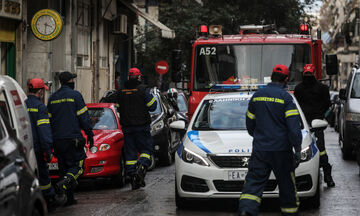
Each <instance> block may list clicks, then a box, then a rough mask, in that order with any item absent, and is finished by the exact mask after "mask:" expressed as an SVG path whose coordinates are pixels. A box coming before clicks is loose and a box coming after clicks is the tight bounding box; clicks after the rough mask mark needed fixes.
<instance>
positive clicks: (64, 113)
mask: <svg viewBox="0 0 360 216" xmlns="http://www.w3.org/2000/svg"><path fill="white" fill-rule="evenodd" d="M48 110H49V116H51V117H50V122H51V129H52V132H53V138H54V139H72V138H81V137H82V134H81V130H84V131H85V133H86V134H87V135H89V134H90V135H91V136H93V132H92V128H91V124H90V117H89V114H88V112H87V107H86V105H85V102H84V99H83V97H82V95H81V94H80V92H78V91H75V90H73V89H71V88H70V87H68V86H66V85H63V86H62V87H61V88H60V89H59V90H57V91H56V92H55V93H54V94H52V95H51V96H50V98H49V101H48Z"/></svg>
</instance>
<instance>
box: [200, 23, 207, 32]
mask: <svg viewBox="0 0 360 216" xmlns="http://www.w3.org/2000/svg"><path fill="white" fill-rule="evenodd" d="M199 33H205V34H207V33H208V27H207V25H200V26H199Z"/></svg>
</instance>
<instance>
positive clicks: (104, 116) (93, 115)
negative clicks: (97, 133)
mask: <svg viewBox="0 0 360 216" xmlns="http://www.w3.org/2000/svg"><path fill="white" fill-rule="evenodd" d="M88 111H89V115H90V122H91V126H92V128H93V130H115V129H117V128H118V126H117V124H116V118H115V115H114V112H113V111H112V110H111V109H109V108H89V110H88Z"/></svg>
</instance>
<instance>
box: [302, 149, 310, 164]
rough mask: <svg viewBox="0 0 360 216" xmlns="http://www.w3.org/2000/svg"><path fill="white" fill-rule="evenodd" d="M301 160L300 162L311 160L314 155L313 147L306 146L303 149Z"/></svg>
mask: <svg viewBox="0 0 360 216" xmlns="http://www.w3.org/2000/svg"><path fill="white" fill-rule="evenodd" d="M300 155H301V157H300V158H301V161H300V162H306V161H309V160H310V159H311V157H312V147H311V146H308V147H306V148H304V149H303V150H301V153H300Z"/></svg>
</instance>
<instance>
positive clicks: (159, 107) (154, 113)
mask: <svg viewBox="0 0 360 216" xmlns="http://www.w3.org/2000/svg"><path fill="white" fill-rule="evenodd" d="M154 97H155V99H156V102H157V105H156V109H155V110H154V111H153V112H149V113H150V115H156V114H160V113H161V105H160V100H159V97H158V96H157V95H154Z"/></svg>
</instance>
